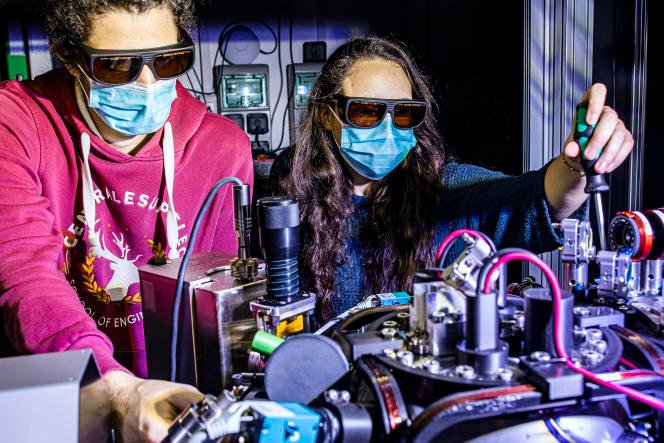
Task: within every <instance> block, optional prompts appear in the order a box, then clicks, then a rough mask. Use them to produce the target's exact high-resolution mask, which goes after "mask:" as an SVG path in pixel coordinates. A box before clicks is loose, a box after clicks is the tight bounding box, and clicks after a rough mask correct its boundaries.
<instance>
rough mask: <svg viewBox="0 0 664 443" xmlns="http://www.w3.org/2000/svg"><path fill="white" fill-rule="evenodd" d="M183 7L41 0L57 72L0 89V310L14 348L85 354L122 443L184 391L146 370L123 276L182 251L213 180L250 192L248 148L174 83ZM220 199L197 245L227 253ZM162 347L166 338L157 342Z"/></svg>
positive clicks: (181, 52)
mask: <svg viewBox="0 0 664 443" xmlns="http://www.w3.org/2000/svg"><path fill="white" fill-rule="evenodd" d="M192 3H193V1H192V0H105V1H102V0H78V1H73V0H51V1H49V2H48V3H47V8H48V9H47V14H46V30H47V33H48V34H49V38H50V43H51V49H52V51H53V52H54V54H55V55H56V56H57V57H58V58H59V59H60V60H61V61H62V62H63V64H64V68H60V69H56V70H53V71H51V72H49V73H47V74H44V75H42V76H39V77H37V78H36V79H35V80H34V81H25V82H17V81H9V82H2V83H0V158H2V161H1V162H0V238H1V239H2V241H1V242H0V257H1V259H0V310H1V312H2V320H3V322H4V329H5V331H6V333H7V336H8V337H9V340H10V342H11V344H12V345H13V347H14V348H15V350H16V351H18V352H19V353H40V352H54V351H66V350H75V349H84V348H89V349H92V350H93V353H94V356H95V359H96V361H97V364H98V366H99V369H100V371H101V373H102V375H103V376H104V380H105V381H106V382H107V388H108V393H109V400H110V402H111V405H112V406H113V408H114V411H115V414H116V419H117V420H118V422H119V424H120V427H121V432H122V435H123V438H124V440H137V439H138V440H154V441H158V440H161V439H162V438H163V437H164V436H165V432H166V429H167V425H168V422H169V421H170V419H172V418H173V417H172V416H160V415H159V414H158V413H157V408H156V404H157V402H158V401H163V400H164V399H167V400H169V401H170V403H171V405H172V408H171V409H173V410H174V412H175V410H177V409H181V408H183V407H184V406H187V405H188V404H189V403H190V402H191V401H193V400H195V399H196V398H197V396H198V395H199V394H198V393H197V392H196V391H195V390H193V388H191V387H188V386H184V385H179V384H174V383H168V382H164V381H158V380H145V379H144V378H145V377H146V375H147V370H146V360H145V343H144V337H143V325H142V312H141V294H140V292H139V281H138V272H137V268H138V267H140V266H141V265H143V264H145V263H146V262H147V261H148V260H149V259H150V258H152V257H170V258H175V257H178V256H180V257H181V256H182V255H183V252H184V250H185V249H186V248H187V247H188V237H189V234H190V232H191V227H192V224H193V221H194V217H195V216H196V213H197V211H198V209H199V207H200V206H201V204H202V202H203V200H204V198H205V196H206V194H207V192H208V191H209V189H210V188H211V187H212V186H213V184H214V183H215V182H217V181H218V180H220V179H221V178H224V177H228V176H236V177H238V178H240V179H241V180H243V181H244V182H245V183H249V184H251V183H252V175H253V174H252V172H253V171H252V160H251V152H250V146H249V140H248V139H247V137H246V135H245V134H244V133H243V132H242V131H241V130H240V129H239V128H238V127H237V126H236V125H235V124H234V123H232V122H231V121H230V120H228V119H226V118H224V117H221V116H219V115H216V114H211V113H208V112H206V108H205V106H204V105H203V104H202V103H200V102H199V101H197V100H196V99H195V98H193V97H192V96H191V95H190V94H189V93H188V92H187V91H186V90H185V89H184V88H183V87H182V85H181V84H179V83H178V82H177V80H176V78H177V77H178V76H179V75H182V74H183V73H185V72H186V71H187V70H188V69H189V68H190V67H191V66H192V64H193V61H194V48H193V44H192V42H191V40H190V39H189V37H188V35H187V31H186V29H188V28H190V27H191V25H192V24H193V21H194V19H193V13H192V10H193V5H192ZM236 248H237V245H236V238H235V233H234V229H233V219H232V195H231V190H230V187H229V189H226V190H222V192H220V194H219V195H218V196H217V198H216V199H215V202H214V204H213V206H212V207H211V208H210V210H209V212H208V215H207V217H206V218H205V220H204V223H203V225H202V227H201V231H200V234H199V237H198V241H197V244H196V245H195V250H196V251H210V250H215V251H226V252H229V253H233V252H234V251H236V250H237V249H236ZM164 340H168V337H164Z"/></svg>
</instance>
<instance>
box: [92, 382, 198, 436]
mask: <svg viewBox="0 0 664 443" xmlns="http://www.w3.org/2000/svg"><path fill="white" fill-rule="evenodd" d="M104 380H105V381H106V386H107V392H108V393H109V396H110V401H111V406H112V408H113V412H114V414H115V420H116V426H117V428H118V430H119V431H120V438H121V440H122V441H124V442H134V441H140V442H144V441H147V442H160V441H162V440H163V439H164V438H166V436H167V435H168V427H169V425H170V424H171V422H172V421H173V419H175V417H177V415H178V414H179V413H180V412H181V411H182V410H184V409H186V408H187V407H189V406H190V405H191V404H192V403H195V402H198V401H199V400H201V399H202V398H203V395H202V394H201V393H200V392H198V391H197V390H196V389H195V388H194V387H192V386H189V385H184V384H180V383H171V382H167V381H162V380H144V379H140V378H137V377H134V376H133V375H130V374H128V373H126V372H122V371H112V372H109V373H108V374H106V375H105V376H104Z"/></svg>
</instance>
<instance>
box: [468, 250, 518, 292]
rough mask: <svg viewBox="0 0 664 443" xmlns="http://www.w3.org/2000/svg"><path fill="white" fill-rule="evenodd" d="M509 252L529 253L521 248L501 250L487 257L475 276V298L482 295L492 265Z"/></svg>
mask: <svg viewBox="0 0 664 443" xmlns="http://www.w3.org/2000/svg"><path fill="white" fill-rule="evenodd" d="M510 252H529V251H526V250H525V249H521V248H503V249H501V250H500V251H498V252H496V253H495V254H494V255H492V256H491V257H489V258H488V259H487V260H485V261H484V264H483V265H482V268H481V269H480V273H479V275H478V276H477V288H476V292H475V294H476V295H477V296H480V295H482V294H484V283H485V282H486V279H487V278H488V277H489V275H488V274H489V269H491V267H492V266H493V265H495V264H496V263H497V262H498V260H499V259H500V257H502V256H503V255H505V254H509V253H510Z"/></svg>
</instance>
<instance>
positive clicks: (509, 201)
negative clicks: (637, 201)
mask: <svg viewBox="0 0 664 443" xmlns="http://www.w3.org/2000/svg"><path fill="white" fill-rule="evenodd" d="M288 151H289V150H286V151H285V152H284V153H282V154H281V155H280V156H279V157H278V158H277V160H276V161H275V163H274V165H273V167H272V171H271V173H270V180H271V186H270V187H271V188H272V189H273V190H276V189H278V180H279V178H280V177H283V176H284V175H285V174H287V173H288V170H289V162H290V152H288ZM547 167H548V164H547V165H545V166H544V167H542V168H541V169H539V170H537V171H531V172H527V173H525V174H522V175H518V176H506V175H504V174H502V173H500V172H496V171H490V170H488V169H484V168H481V167H478V166H474V165H468V164H462V163H455V162H453V163H449V164H448V165H447V166H446V168H445V175H444V176H443V183H442V186H441V192H442V201H441V203H442V204H441V205H440V209H439V216H438V222H437V223H436V226H435V235H434V241H433V243H432V251H431V254H432V257H433V255H434V254H435V253H436V250H437V248H438V245H439V244H440V242H441V241H442V240H443V239H444V238H445V237H446V236H447V235H448V234H450V233H451V232H452V231H455V230H457V229H462V228H467V229H474V230H477V231H481V232H483V233H485V234H487V235H488V236H490V237H491V238H492V239H493V241H494V242H495V243H496V246H497V247H498V248H505V247H520V248H525V249H528V250H530V251H533V252H536V253H540V252H545V251H551V250H553V249H556V248H557V247H559V246H560V245H561V244H562V239H561V237H560V236H559V235H558V234H557V233H556V232H555V231H554V229H553V226H552V225H551V223H552V222H553V221H552V219H551V216H550V213H549V206H548V203H547V201H546V197H545V195H544V175H545V173H546V169H547ZM353 202H354V204H355V210H354V211H353V213H352V214H351V216H350V218H349V220H348V222H347V223H346V232H345V236H344V237H345V239H344V245H343V251H342V253H341V259H340V263H339V266H338V267H337V270H336V274H335V291H334V295H333V296H332V299H331V304H332V306H331V307H332V311H333V312H334V313H335V314H339V313H341V312H343V311H345V310H347V309H349V308H351V307H353V306H355V305H356V304H357V303H358V302H359V301H360V300H361V299H362V297H363V294H364V290H363V285H364V272H365V271H364V263H365V260H364V255H365V253H366V252H367V251H366V239H367V237H368V236H367V235H366V232H367V229H368V225H369V208H368V198H367V197H364V196H354V197H353ZM587 210H588V204H587V201H586V204H584V205H582V206H581V207H580V208H579V209H578V210H577V211H576V212H575V213H574V214H572V215H571V216H570V218H578V219H585V218H586V217H587ZM463 246H464V245H463V242H455V243H454V244H453V245H452V248H451V249H450V253H449V254H448V259H450V260H451V259H454V258H455V257H457V256H458V255H459V254H460V253H461V251H462V249H463ZM410 289H411V288H399V290H405V291H410Z"/></svg>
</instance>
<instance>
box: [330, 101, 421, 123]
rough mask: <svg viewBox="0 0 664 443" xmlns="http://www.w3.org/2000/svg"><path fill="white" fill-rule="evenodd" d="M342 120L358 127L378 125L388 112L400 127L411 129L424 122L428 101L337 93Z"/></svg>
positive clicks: (393, 121)
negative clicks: (386, 98)
mask: <svg viewBox="0 0 664 443" xmlns="http://www.w3.org/2000/svg"><path fill="white" fill-rule="evenodd" d="M334 98H335V100H336V101H337V105H338V109H339V116H340V117H341V120H342V121H343V122H344V123H346V124H348V125H350V126H355V127H357V128H373V127H375V126H378V125H379V124H380V122H382V121H383V119H384V118H385V114H387V113H388V112H389V113H390V114H391V115H392V123H393V124H394V126H396V127H397V128H399V129H411V128H415V127H417V126H419V125H421V124H422V122H423V121H424V117H425V115H426V113H427V106H428V105H427V102H423V101H418V100H383V99H378V98H365V97H345V96H343V95H336V96H335V97H334Z"/></svg>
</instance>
